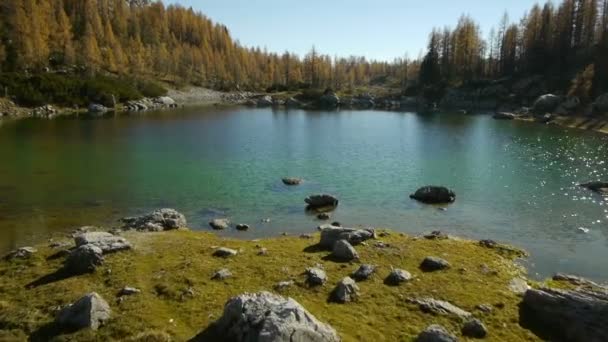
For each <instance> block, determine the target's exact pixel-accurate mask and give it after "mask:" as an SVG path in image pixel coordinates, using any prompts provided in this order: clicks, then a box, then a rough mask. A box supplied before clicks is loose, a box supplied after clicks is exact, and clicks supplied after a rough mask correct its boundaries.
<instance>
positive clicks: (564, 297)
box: [520, 288, 608, 342]
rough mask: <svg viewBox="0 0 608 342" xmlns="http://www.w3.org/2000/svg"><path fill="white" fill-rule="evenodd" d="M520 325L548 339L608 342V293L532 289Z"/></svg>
mask: <svg viewBox="0 0 608 342" xmlns="http://www.w3.org/2000/svg"><path fill="white" fill-rule="evenodd" d="M520 324H521V325H522V326H523V327H525V328H527V329H530V330H532V331H533V332H534V333H535V334H537V335H538V336H540V337H541V338H542V339H544V340H550V341H556V342H560V341H564V342H566V341H569V342H583V341H584V342H590V341H598V342H599V341H608V292H606V291H602V292H594V291H585V290H580V291H564V290H557V289H547V288H546V289H538V290H537V289H530V290H528V291H527V292H526V294H525V295H524V298H523V302H522V304H521V306H520Z"/></svg>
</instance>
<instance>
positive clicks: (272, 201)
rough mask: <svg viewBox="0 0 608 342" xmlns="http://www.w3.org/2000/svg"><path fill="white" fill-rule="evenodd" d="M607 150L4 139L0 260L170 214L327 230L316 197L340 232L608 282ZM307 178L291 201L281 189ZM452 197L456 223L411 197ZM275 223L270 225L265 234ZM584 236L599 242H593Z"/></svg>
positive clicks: (263, 114)
mask: <svg viewBox="0 0 608 342" xmlns="http://www.w3.org/2000/svg"><path fill="white" fill-rule="evenodd" d="M607 156H608V137H607V136H603V135H599V134H594V133H590V132H582V131H576V130H570V129H564V128H559V127H551V126H542V125H536V124H530V123H522V122H505V121H495V120H492V119H491V118H490V117H489V116H487V115H477V116H463V115H458V114H448V113H444V114H416V113H399V112H381V111H341V112H306V111H289V112H286V111H273V110H270V109H253V110H252V109H241V108H231V109H217V108H214V109H186V110H181V111H172V112H164V113H163V112H160V113H148V114H146V115H138V116H118V117H110V118H103V119H97V120H87V119H82V118H62V119H58V120H50V121H48V120H23V121H18V122H5V123H3V124H2V126H0V158H1V159H0V160H1V162H0V251H6V250H8V249H10V248H13V247H16V246H21V245H24V244H28V243H32V242H34V241H40V240H41V239H45V238H47V237H48V236H50V235H51V234H53V233H56V232H64V231H69V230H71V229H73V228H75V227H78V226H81V225H103V226H107V227H111V226H113V225H115V224H116V220H117V219H118V218H120V217H122V216H127V215H135V214H140V213H143V212H146V211H149V210H151V209H155V208H159V207H172V208H175V209H178V210H179V211H181V212H183V213H184V214H186V216H187V218H188V219H189V222H190V225H191V226H192V227H193V228H196V229H202V230H208V229H209V227H208V226H207V222H208V221H209V220H210V219H211V218H214V217H224V216H228V217H230V218H231V219H232V221H233V222H235V223H248V224H250V225H252V226H253V227H254V228H253V229H252V230H251V231H250V232H247V233H237V232H235V231H233V230H231V231H226V232H222V234H226V235H237V236H241V237H245V238H253V237H262V236H273V235H278V234H280V233H282V232H287V233H292V234H298V233H305V232H311V231H314V229H315V227H316V226H317V225H318V224H319V223H320V222H319V221H317V220H316V218H315V217H314V216H311V215H309V214H307V213H306V212H305V210H304V207H305V204H304V198H305V197H306V196H307V195H309V194H312V193H318V192H328V193H332V194H335V195H337V196H338V197H339V198H340V206H339V207H338V209H337V211H336V212H335V213H334V215H333V217H332V220H337V221H340V222H342V223H343V224H344V225H348V226H376V227H387V228H391V229H394V230H399V231H403V232H407V233H412V234H415V233H421V232H427V231H431V230H442V231H445V232H449V233H451V234H455V235H459V236H464V237H470V238H490V239H495V240H498V241H504V242H508V243H512V244H515V245H517V246H521V247H524V248H526V249H527V250H528V251H529V252H530V253H531V257H530V259H529V260H528V266H529V267H530V268H531V273H532V274H537V275H538V276H548V275H551V274H552V273H554V272H557V271H561V272H569V273H575V274H580V275H583V276H588V277H591V278H594V279H598V280H608V267H607V266H606V264H605V260H606V257H608V224H607V223H608V204H606V201H605V200H604V199H603V198H602V197H600V196H599V195H596V194H593V193H590V192H588V191H586V190H584V189H580V188H578V187H577V186H576V183H578V182H581V181H587V180H595V179H601V178H603V179H606V178H608V170H607V167H608V166H607V165H606V162H607V161H606V159H607ZM285 176H295V177H302V178H304V179H305V180H306V181H305V183H304V184H303V185H302V186H299V187H294V188H288V187H286V186H284V185H283V184H282V183H281V177H285ZM426 184H443V185H447V186H449V187H451V188H452V189H454V191H455V192H456V194H457V199H456V203H454V204H453V205H450V206H448V207H447V210H446V211H442V210H439V209H438V208H437V207H434V206H425V205H421V204H419V203H416V202H414V201H412V200H410V199H409V198H408V195H409V194H410V193H411V192H413V191H414V190H416V188H418V187H419V186H422V185H426ZM265 218H270V222H269V223H263V222H261V220H262V219H265ZM579 227H583V228H587V229H589V233H587V234H585V233H582V232H581V231H579V229H578V228H579Z"/></svg>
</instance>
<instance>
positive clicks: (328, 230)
mask: <svg viewBox="0 0 608 342" xmlns="http://www.w3.org/2000/svg"><path fill="white" fill-rule="evenodd" d="M319 229H320V230H321V240H320V241H319V246H320V247H321V248H324V249H328V250H332V249H333V247H334V245H335V244H336V242H338V241H340V240H346V241H348V243H350V244H351V245H353V246H356V245H358V244H360V243H361V242H363V241H367V240H369V239H373V238H375V236H376V232H375V231H374V229H371V228H369V229H354V228H342V227H336V226H333V225H323V226H321V227H319Z"/></svg>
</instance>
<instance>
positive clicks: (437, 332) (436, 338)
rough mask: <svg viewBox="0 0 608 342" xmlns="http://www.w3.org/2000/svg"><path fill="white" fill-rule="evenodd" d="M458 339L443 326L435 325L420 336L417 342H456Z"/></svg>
mask: <svg viewBox="0 0 608 342" xmlns="http://www.w3.org/2000/svg"><path fill="white" fill-rule="evenodd" d="M456 341H458V338H456V336H454V335H452V334H450V333H449V332H448V331H447V330H446V329H445V328H444V327H442V326H441V325H437V324H433V325H431V326H429V327H428V328H426V329H424V331H423V332H421V333H420V335H418V338H417V339H416V342H456Z"/></svg>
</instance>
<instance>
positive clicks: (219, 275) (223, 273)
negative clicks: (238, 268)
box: [211, 268, 232, 280]
mask: <svg viewBox="0 0 608 342" xmlns="http://www.w3.org/2000/svg"><path fill="white" fill-rule="evenodd" d="M230 277H232V272H230V270H228V269H227V268H222V269H221V270H218V271H217V272H215V273H214V274H213V276H212V277H211V279H212V280H225V279H228V278H230Z"/></svg>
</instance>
